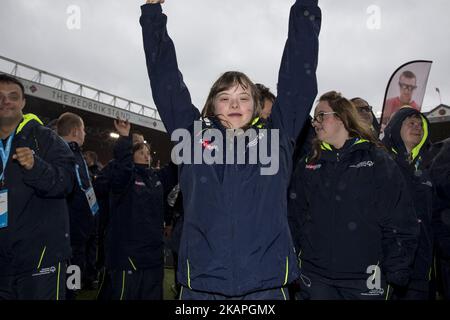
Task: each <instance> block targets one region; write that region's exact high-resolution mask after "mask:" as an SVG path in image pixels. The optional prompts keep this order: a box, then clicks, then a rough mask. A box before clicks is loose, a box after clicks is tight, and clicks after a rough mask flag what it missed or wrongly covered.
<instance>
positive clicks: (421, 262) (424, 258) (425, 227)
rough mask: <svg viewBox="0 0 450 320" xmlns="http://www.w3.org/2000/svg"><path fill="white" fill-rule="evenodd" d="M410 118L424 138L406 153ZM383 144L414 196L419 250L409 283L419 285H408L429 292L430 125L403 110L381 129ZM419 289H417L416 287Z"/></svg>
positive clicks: (406, 109)
mask: <svg viewBox="0 0 450 320" xmlns="http://www.w3.org/2000/svg"><path fill="white" fill-rule="evenodd" d="M413 115H418V116H420V118H421V119H422V128H423V132H424V134H423V137H422V139H421V141H420V142H419V144H418V145H417V146H416V147H415V148H413V149H412V151H411V154H408V152H407V150H406V147H405V144H404V143H403V140H402V138H401V136H400V130H401V127H402V124H403V121H404V120H405V119H406V118H408V117H410V116H413ZM382 142H383V144H384V145H385V146H386V148H387V149H388V150H389V151H390V152H391V155H392V157H393V158H394V160H395V161H396V162H397V164H398V166H399V167H400V169H401V171H402V173H403V176H404V178H405V180H406V184H407V187H408V190H409V192H410V193H411V195H412V196H413V200H414V207H415V211H416V215H417V221H418V223H419V226H420V235H419V243H418V248H417V252H416V256H415V260H414V272H413V274H412V276H411V279H412V280H420V283H411V285H410V287H411V286H415V287H416V289H425V290H428V289H427V287H428V284H427V282H428V280H429V278H430V272H431V271H430V270H431V264H432V260H433V230H432V213H433V194H434V189H433V184H432V181H431V177H430V173H429V170H428V169H427V168H426V167H425V166H424V160H425V159H426V158H427V156H428V154H427V152H428V149H429V146H430V143H429V123H428V120H427V119H426V117H425V116H424V115H423V114H421V113H420V112H419V111H417V110H416V109H413V108H409V107H404V108H402V109H400V110H399V111H397V112H396V113H395V114H394V116H393V117H392V118H391V120H390V121H389V123H388V125H387V126H386V128H385V130H384V138H383V141H382ZM417 286H419V287H417Z"/></svg>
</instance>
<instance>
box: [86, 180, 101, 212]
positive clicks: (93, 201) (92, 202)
mask: <svg viewBox="0 0 450 320" xmlns="http://www.w3.org/2000/svg"><path fill="white" fill-rule="evenodd" d="M85 194H86V199H87V201H88V203H89V207H90V208H91V212H92V215H94V216H95V215H96V214H97V212H98V203H97V198H96V197H95V192H94V188H92V187H90V188H89V189H87V190H86V193H85Z"/></svg>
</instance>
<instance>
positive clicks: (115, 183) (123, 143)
mask: <svg viewBox="0 0 450 320" xmlns="http://www.w3.org/2000/svg"><path fill="white" fill-rule="evenodd" d="M132 147H133V143H132V140H131V137H120V138H119V139H117V142H116V144H115V146H114V159H115V161H114V162H113V167H112V169H111V190H112V192H113V193H116V194H117V193H123V192H125V191H126V190H127V189H128V188H129V185H130V183H131V180H132V179H133V171H134V163H133V153H132Z"/></svg>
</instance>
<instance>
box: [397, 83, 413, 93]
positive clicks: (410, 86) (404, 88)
mask: <svg viewBox="0 0 450 320" xmlns="http://www.w3.org/2000/svg"><path fill="white" fill-rule="evenodd" d="M398 85H399V86H400V88H401V89H403V90H406V89H408V90H409V91H413V90H416V89H417V86H413V85H411V84H406V83H403V82H399V83H398Z"/></svg>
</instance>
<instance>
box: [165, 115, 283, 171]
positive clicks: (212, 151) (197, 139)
mask: <svg viewBox="0 0 450 320" xmlns="http://www.w3.org/2000/svg"><path fill="white" fill-rule="evenodd" d="M205 124H206V128H205V127H204V125H205ZM193 132H194V137H192V134H191V132H190V131H189V130H186V129H176V130H174V131H173V133H172V135H171V141H176V142H178V143H177V144H176V145H175V146H174V147H173V148H172V153H171V158H172V162H173V163H175V164H176V165H180V164H195V165H197V164H207V165H212V164H231V165H234V164H261V166H260V174H261V175H275V174H277V173H278V170H279V161H280V160H279V158H280V156H279V153H280V133H279V130H278V129H270V130H269V129H259V130H256V129H254V128H249V129H247V130H242V129H226V130H225V131H224V130H220V129H217V128H214V127H212V126H208V125H207V123H205V122H204V121H195V122H194V130H193ZM192 141H194V143H192Z"/></svg>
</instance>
